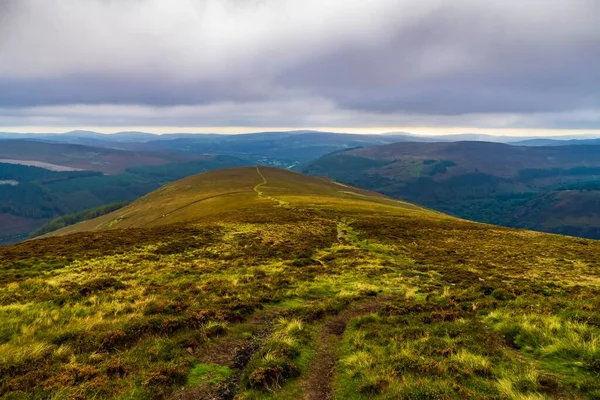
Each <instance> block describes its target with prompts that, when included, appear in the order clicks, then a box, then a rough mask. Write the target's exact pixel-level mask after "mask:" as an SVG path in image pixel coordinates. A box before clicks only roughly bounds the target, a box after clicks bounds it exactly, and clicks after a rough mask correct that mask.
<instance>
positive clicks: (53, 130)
mask: <svg viewBox="0 0 600 400" xmlns="http://www.w3.org/2000/svg"><path fill="white" fill-rule="evenodd" d="M303 130H307V131H320V132H331V133H351V134H385V133H406V134H413V135H421V136H437V135H440V136H441V135H459V134H476V135H492V136H513V137H532V136H536V137H561V136H581V137H594V136H599V137H600V129H596V130H594V129H577V130H576V129H483V128H470V127H459V128H437V127H435V128H434V127H432V128H427V127H373V128H339V127H305V128H304V127H222V126H217V127H168V126H119V127H106V126H84V127H81V126H70V127H44V126H25V127H1V128H0V132H7V133H31V134H44V133H50V134H62V133H67V132H71V131H92V132H98V133H103V134H109V135H110V134H115V133H118V132H146V133H154V134H159V135H160V134H211V133H216V134H249V133H259V132H289V131H303Z"/></svg>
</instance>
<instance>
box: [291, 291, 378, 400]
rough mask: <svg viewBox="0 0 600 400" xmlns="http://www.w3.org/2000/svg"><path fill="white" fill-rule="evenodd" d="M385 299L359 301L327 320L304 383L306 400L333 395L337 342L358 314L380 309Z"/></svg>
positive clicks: (328, 397)
mask: <svg viewBox="0 0 600 400" xmlns="http://www.w3.org/2000/svg"><path fill="white" fill-rule="evenodd" d="M385 300H386V298H384V297H377V298H374V299H371V300H368V301H366V302H362V303H359V304H356V305H354V306H352V307H350V308H348V309H346V310H344V311H342V312H341V313H340V314H338V315H335V316H332V317H328V318H326V319H325V320H324V321H323V325H322V326H321V328H320V330H319V334H318V338H317V355H316V356H315V358H314V359H313V360H312V362H311V366H310V368H309V370H308V372H307V374H306V378H305V379H304V382H303V384H302V386H303V389H304V399H305V400H331V399H333V387H332V380H333V374H334V367H335V363H336V361H337V346H338V343H339V341H340V339H341V337H342V335H343V334H344V331H345V330H346V325H347V324H348V322H350V320H352V319H354V318H357V317H360V316H362V315H366V314H371V313H373V312H376V311H377V310H378V309H379V308H380V307H381V304H382V303H383V302H384V301H385Z"/></svg>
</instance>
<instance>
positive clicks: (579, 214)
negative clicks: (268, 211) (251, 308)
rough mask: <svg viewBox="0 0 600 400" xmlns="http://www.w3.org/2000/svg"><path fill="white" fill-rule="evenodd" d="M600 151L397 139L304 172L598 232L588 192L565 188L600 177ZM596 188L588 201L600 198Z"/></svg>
mask: <svg viewBox="0 0 600 400" xmlns="http://www.w3.org/2000/svg"><path fill="white" fill-rule="evenodd" d="M599 155H600V146H590V145H588V146H554V147H527V146H512V145H506V144H500V143H488V142H454V143H396V144H390V145H384V146H374V147H368V148H358V149H352V150H347V151H341V152H336V153H332V154H329V155H326V156H324V157H322V158H320V159H319V160H316V161H314V162H312V163H310V164H309V165H307V166H306V167H305V168H304V169H303V171H304V172H306V173H308V174H311V175H320V176H327V177H330V178H332V179H336V180H338V181H341V182H345V183H349V184H353V185H357V186H360V187H363V188H366V189H370V190H375V191H378V192H381V193H384V194H386V195H389V196H393V197H396V198H402V199H405V200H407V201H411V202H415V203H418V204H421V205H424V206H426V207H431V208H433V209H437V210H440V211H442V212H446V213H450V214H453V215H456V216H459V217H463V218H467V219H472V220H475V221H480V222H488V223H494V224H499V225H507V226H515V227H521V228H528V229H538V230H543V231H549V232H557V233H569V234H572V235H576V236H585V237H591V238H598V237H599V236H598V229H597V228H599V227H600V226H599V225H596V224H597V222H598V209H597V208H589V207H586V208H584V209H582V210H578V211H576V208H577V206H576V204H579V202H580V200H578V194H579V193H580V192H579V191H578V190H574V191H573V190H572V191H571V193H570V194H568V195H567V194H566V193H559V192H561V191H563V190H571V189H572V188H573V185H584V186H585V185H586V183H595V182H597V181H598V179H599V176H600V157H599ZM593 192H594V193H587V194H586V195H585V196H586V199H588V200H589V199H590V198H592V197H596V198H600V192H599V191H597V190H594V191H593ZM558 198H561V199H563V200H561V202H563V203H564V202H568V203H570V204H572V206H569V207H563V206H555V205H556V204H558V203H557V201H556V199H558ZM588 200H586V202H587V204H588V205H589V204H594V203H593V202H592V203H590V202H589V201H588ZM555 203H556V204H555ZM561 204H562V203H561ZM549 210H553V211H552V212H550V211H549ZM573 213H575V214H573ZM542 216H545V218H546V219H545V220H542Z"/></svg>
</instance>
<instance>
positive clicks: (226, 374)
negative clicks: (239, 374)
mask: <svg viewBox="0 0 600 400" xmlns="http://www.w3.org/2000/svg"><path fill="white" fill-rule="evenodd" d="M232 375H233V372H232V371H231V370H230V369H229V368H228V367H226V366H223V365H218V364H196V365H194V366H193V367H192V370H191V371H190V373H189V375H188V377H187V386H191V387H193V386H197V385H199V384H201V383H208V384H212V385H214V384H217V383H221V382H225V381H226V380H227V379H229V378H230V377H231V376H232Z"/></svg>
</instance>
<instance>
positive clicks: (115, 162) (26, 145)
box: [0, 139, 194, 174]
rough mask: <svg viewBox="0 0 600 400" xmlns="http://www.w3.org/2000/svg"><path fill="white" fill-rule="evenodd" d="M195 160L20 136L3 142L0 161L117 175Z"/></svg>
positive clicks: (187, 157)
mask: <svg viewBox="0 0 600 400" xmlns="http://www.w3.org/2000/svg"><path fill="white" fill-rule="evenodd" d="M193 159H194V157H190V156H184V155H181V154H172V153H165V152H163V153H158V152H143V151H124V150H115V149H108V148H104V147H91V146H84V145H79V144H71V143H48V142H40V141H35V140H18V139H5V140H2V141H0V162H7V161H10V162H12V163H17V162H20V163H21V164H23V165H31V166H40V167H47V168H50V169H55V170H59V171H60V170H65V168H66V169H76V170H89V171H99V172H103V173H107V174H116V173H121V172H124V171H125V170H126V169H127V168H129V167H135V166H141V165H160V164H168V163H175V162H186V161H192V160H193ZM40 163H41V164H40Z"/></svg>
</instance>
